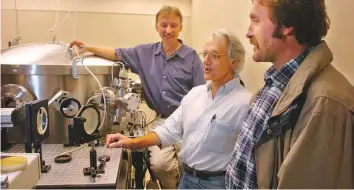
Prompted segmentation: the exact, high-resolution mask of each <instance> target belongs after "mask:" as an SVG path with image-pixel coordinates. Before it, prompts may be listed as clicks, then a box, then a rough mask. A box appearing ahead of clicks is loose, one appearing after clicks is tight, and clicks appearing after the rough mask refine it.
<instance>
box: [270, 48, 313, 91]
mask: <svg viewBox="0 0 354 190" xmlns="http://www.w3.org/2000/svg"><path fill="white" fill-rule="evenodd" d="M312 49H313V48H312V47H310V48H308V49H307V50H306V51H304V52H303V53H302V54H300V55H298V56H297V57H295V58H294V59H292V60H290V61H288V62H287V63H286V64H285V65H284V66H283V67H282V68H281V69H280V70H277V69H276V68H275V67H274V66H272V67H270V68H269V69H268V70H267V71H266V72H265V73H264V82H265V84H266V85H268V86H271V85H275V86H277V87H278V88H280V89H282V90H284V89H285V87H286V85H287V84H288V82H289V80H290V79H291V77H292V76H293V75H294V73H295V72H296V70H297V69H298V68H299V66H300V64H301V62H302V61H303V60H304V59H305V57H306V56H307V55H308V54H309V52H310V51H311V50H312Z"/></svg>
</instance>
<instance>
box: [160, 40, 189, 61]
mask: <svg viewBox="0 0 354 190" xmlns="http://www.w3.org/2000/svg"><path fill="white" fill-rule="evenodd" d="M178 41H179V42H180V43H181V44H182V45H181V47H180V48H179V49H178V50H177V51H176V52H175V53H174V55H173V56H175V55H178V56H179V57H181V58H183V59H184V58H185V57H186V54H187V49H186V48H185V45H184V44H183V41H182V40H181V39H178ZM154 52H155V53H154V54H155V55H158V54H160V53H163V49H162V42H159V43H158V44H157V46H156V48H155V51H154ZM173 56H172V57H173Z"/></svg>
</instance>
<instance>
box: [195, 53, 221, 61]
mask: <svg viewBox="0 0 354 190" xmlns="http://www.w3.org/2000/svg"><path fill="white" fill-rule="evenodd" d="M226 55H227V54H218V53H215V52H201V53H199V57H200V58H201V59H205V58H206V56H208V57H209V58H211V60H213V61H219V60H220V57H221V56H226Z"/></svg>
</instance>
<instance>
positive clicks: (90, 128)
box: [76, 105, 101, 135]
mask: <svg viewBox="0 0 354 190" xmlns="http://www.w3.org/2000/svg"><path fill="white" fill-rule="evenodd" d="M76 117H83V118H85V119H86V121H85V122H84V130H85V132H86V133H87V134H89V135H90V134H92V133H94V132H95V131H97V130H98V128H99V126H100V120H101V118H100V111H99V110H98V109H97V108H96V107H95V106H94V105H85V106H83V107H82V108H81V109H80V111H79V113H78V114H77V115H76Z"/></svg>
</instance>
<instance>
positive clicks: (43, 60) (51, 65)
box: [0, 43, 114, 75]
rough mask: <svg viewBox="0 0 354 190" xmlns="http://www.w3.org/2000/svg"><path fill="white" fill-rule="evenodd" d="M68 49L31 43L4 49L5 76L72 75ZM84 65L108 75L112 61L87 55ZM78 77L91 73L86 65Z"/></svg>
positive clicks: (2, 67) (82, 67)
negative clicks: (87, 70)
mask: <svg viewBox="0 0 354 190" xmlns="http://www.w3.org/2000/svg"><path fill="white" fill-rule="evenodd" d="M70 55H71V54H70V52H69V51H68V49H67V48H66V47H64V46H62V45H60V44H54V43H32V44H23V45H19V46H13V47H10V48H6V49H2V50H1V60H0V63H1V69H2V70H1V73H2V74H29V75H33V74H51V75H66V74H70V73H71V67H72V58H73V57H72V56H70ZM83 64H84V65H86V66H88V67H89V68H90V70H91V69H92V72H93V73H95V74H109V73H111V70H110V69H111V67H112V65H113V64H114V62H113V61H110V60H107V59H103V58H100V57H97V56H94V55H92V54H91V55H85V56H84V60H83ZM78 66H79V74H88V73H87V72H86V69H85V68H84V66H83V65H78Z"/></svg>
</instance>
